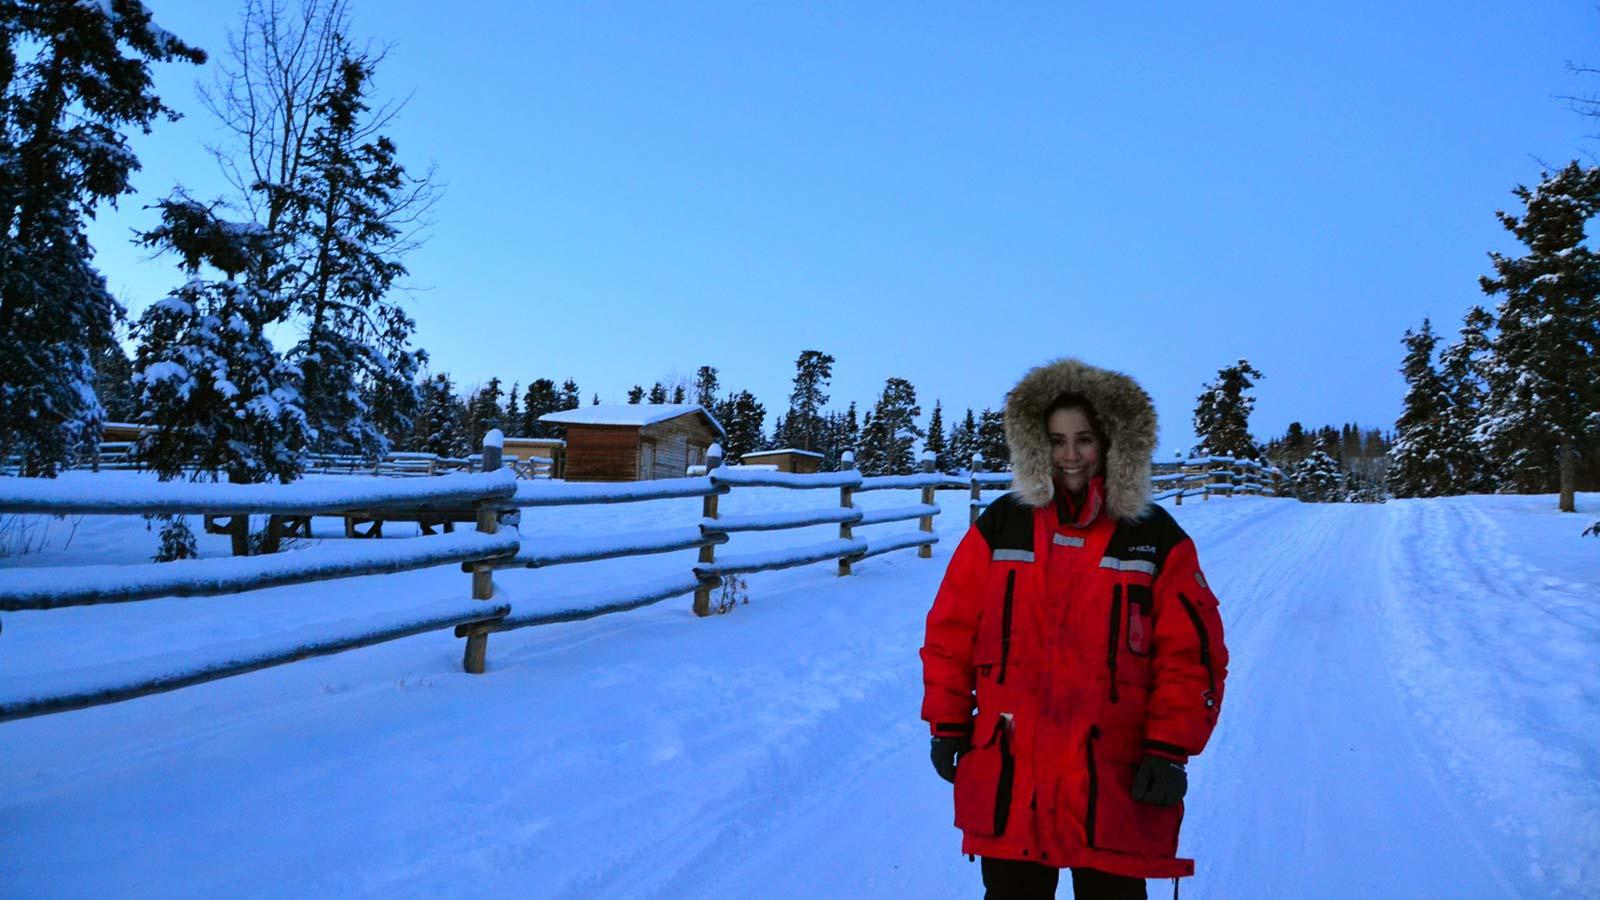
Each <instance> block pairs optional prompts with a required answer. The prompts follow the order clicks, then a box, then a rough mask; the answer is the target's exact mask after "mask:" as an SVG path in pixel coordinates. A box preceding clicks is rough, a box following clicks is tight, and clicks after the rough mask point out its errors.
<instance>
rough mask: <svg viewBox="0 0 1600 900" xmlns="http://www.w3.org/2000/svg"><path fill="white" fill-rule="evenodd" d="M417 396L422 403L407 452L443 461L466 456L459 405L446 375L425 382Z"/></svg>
mask: <svg viewBox="0 0 1600 900" xmlns="http://www.w3.org/2000/svg"><path fill="white" fill-rule="evenodd" d="M419 393H420V394H421V398H422V399H421V402H420V404H419V408H418V411H417V419H416V423H415V424H414V425H413V426H412V430H411V434H412V438H411V449H413V450H415V451H417V452H419V453H435V454H438V455H439V456H447V457H455V456H464V455H466V452H467V451H466V448H467V437H466V429H465V427H464V426H463V423H462V421H461V414H460V409H461V404H460V400H459V399H458V398H457V397H456V392H455V385H454V384H453V383H451V381H450V376H449V374H447V373H445V372H440V373H438V374H436V375H433V376H432V377H430V378H427V379H426V380H424V381H423V383H422V388H421V390H420V392H419Z"/></svg>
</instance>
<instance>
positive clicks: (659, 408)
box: [539, 403, 727, 436]
mask: <svg viewBox="0 0 1600 900" xmlns="http://www.w3.org/2000/svg"><path fill="white" fill-rule="evenodd" d="M693 413H699V414H700V415H702V416H705V417H706V421H708V422H710V423H711V427H712V428H714V429H716V431H717V434H719V435H722V436H727V432H726V431H724V430H722V423H721V422H718V421H717V419H716V417H715V416H713V415H712V414H711V413H709V412H707V411H706V409H705V408H704V407H702V406H700V405H699V404H695V403H602V404H599V405H596V406H580V407H578V408H577V409H564V410H561V411H560V412H553V413H545V414H544V415H542V416H540V417H539V421H541V422H552V423H555V424H557V425H632V426H635V427H643V426H645V425H654V424H656V423H657V422H665V421H667V420H668V419H676V418H677V417H679V416H687V415H691V414H693Z"/></svg>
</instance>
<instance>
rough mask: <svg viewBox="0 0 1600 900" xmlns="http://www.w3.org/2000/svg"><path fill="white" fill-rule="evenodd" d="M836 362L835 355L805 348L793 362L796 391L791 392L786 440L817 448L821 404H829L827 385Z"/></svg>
mask: <svg viewBox="0 0 1600 900" xmlns="http://www.w3.org/2000/svg"><path fill="white" fill-rule="evenodd" d="M833 362H834V360H833V357H832V356H830V355H828V354H826V353H823V352H822V351H821V350H802V351H800V356H799V357H798V358H797V359H795V361H794V390H793V391H791V392H790V393H789V419H788V422H789V424H788V433H787V434H786V435H785V440H787V441H788V442H789V445H790V446H792V447H795V448H796V449H799V450H815V449H817V447H816V445H817V442H818V440H819V432H820V429H821V424H820V423H821V415H822V407H824V406H826V405H827V404H828V399H829V398H828V385H829V383H830V382H831V381H832V380H833Z"/></svg>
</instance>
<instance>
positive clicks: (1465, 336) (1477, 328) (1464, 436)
mask: <svg viewBox="0 0 1600 900" xmlns="http://www.w3.org/2000/svg"><path fill="white" fill-rule="evenodd" d="M1493 327H1494V319H1493V317H1492V316H1490V315H1489V313H1488V312H1486V311H1485V310H1484V309H1483V307H1481V306H1474V307H1473V308H1472V309H1470V310H1468V312H1467V314H1466V318H1465V320H1464V321H1463V322H1462V325H1461V338H1460V339H1459V340H1458V341H1457V342H1456V343H1454V344H1451V345H1450V346H1448V347H1446V348H1444V350H1442V351H1441V352H1440V353H1439V377H1440V380H1441V381H1442V383H1443V387H1444V392H1445V396H1446V398H1447V399H1448V401H1449V409H1448V411H1447V412H1446V414H1445V419H1444V428H1443V433H1444V456H1445V460H1446V463H1447V465H1448V466H1449V468H1450V491H1449V492H1450V493H1452V494H1476V493H1483V492H1486V491H1490V490H1493V489H1494V479H1493V477H1492V474H1491V472H1490V466H1489V459H1488V457H1487V456H1485V455H1484V452H1483V446H1482V445H1481V444H1480V443H1479V442H1478V436H1477V431H1478V420H1479V418H1480V417H1481V416H1482V415H1483V392H1484V388H1483V385H1484V379H1483V372H1484V367H1485V365H1486V364H1487V362H1488V357H1489V353H1490V346H1489V330H1490V329H1491V328H1493ZM1380 440H1381V438H1380ZM1369 443H1370V436H1369Z"/></svg>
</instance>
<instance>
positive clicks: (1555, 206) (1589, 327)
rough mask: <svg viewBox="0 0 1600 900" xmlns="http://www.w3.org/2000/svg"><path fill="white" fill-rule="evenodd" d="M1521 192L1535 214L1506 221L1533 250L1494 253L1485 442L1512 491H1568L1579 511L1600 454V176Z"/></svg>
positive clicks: (1553, 177) (1547, 180)
mask: <svg viewBox="0 0 1600 900" xmlns="http://www.w3.org/2000/svg"><path fill="white" fill-rule="evenodd" d="M1512 193H1514V194H1515V195H1516V196H1517V198H1518V199H1520V200H1521V201H1522V203H1523V205H1524V207H1525V212H1524V213H1523V214H1522V215H1521V216H1514V215H1511V214H1509V213H1506V212H1503V211H1502V212H1497V213H1496V215H1497V216H1498V218H1499V219H1500V222H1501V224H1502V225H1504V226H1505V228H1506V230H1508V231H1510V232H1511V233H1512V234H1514V235H1516V237H1517V239H1518V240H1519V241H1521V242H1522V243H1523V244H1524V246H1526V247H1527V251H1528V252H1527V253H1526V254H1524V255H1523V256H1519V257H1508V256H1503V255H1501V254H1499V253H1491V254H1489V257H1490V260H1491V261H1492V263H1493V265H1494V270H1495V274H1494V276H1493V277H1488V276H1485V277H1482V278H1480V279H1479V283H1480V284H1481V285H1482V287H1483V291H1484V293H1486V294H1488V295H1490V296H1499V297H1501V298H1502V299H1501V300H1500V304H1499V307H1498V309H1497V310H1496V316H1495V318H1496V319H1497V320H1498V322H1499V331H1498V333H1497V334H1496V335H1495V338H1494V342H1493V350H1494V353H1493V358H1492V360H1491V361H1490V363H1489V365H1488V368H1487V372H1486V374H1487V376H1488V377H1487V380H1488V393H1487V396H1486V397H1485V398H1484V402H1483V415H1482V421H1481V424H1480V426H1479V435H1480V436H1481V437H1482V438H1483V439H1484V442H1485V448H1486V450H1487V452H1488V455H1489V458H1490V459H1491V460H1493V461H1494V462H1495V463H1496V464H1497V465H1498V466H1499V471H1500V479H1499V480H1500V484H1501V488H1502V489H1511V490H1516V491H1520V492H1524V493H1527V492H1537V491H1548V490H1551V489H1552V488H1556V487H1559V489H1560V492H1561V494H1560V499H1559V501H1558V504H1559V506H1560V509H1561V510H1562V511H1564V512H1571V511H1573V509H1574V494H1573V492H1574V490H1575V470H1576V465H1577V460H1576V457H1577V456H1578V455H1579V454H1580V453H1593V452H1595V447H1596V445H1597V435H1600V415H1597V414H1596V412H1595V411H1596V410H1597V409H1600V256H1597V255H1596V254H1595V253H1594V252H1593V251H1591V250H1590V249H1589V248H1588V247H1587V246H1585V245H1584V241H1585V227H1586V226H1587V224H1588V222H1589V220H1590V219H1591V218H1593V217H1594V216H1595V214H1596V212H1597V211H1600V168H1590V167H1585V166H1582V165H1580V164H1578V163H1577V162H1573V163H1571V164H1570V165H1568V166H1567V167H1566V168H1564V169H1562V170H1561V171H1559V172H1556V173H1553V174H1552V173H1548V172H1546V173H1544V175H1543V178H1542V179H1541V181H1540V182H1539V184H1538V185H1537V186H1536V187H1534V188H1533V189H1531V190H1530V189H1528V188H1527V187H1524V186H1520V185H1519V186H1518V187H1517V189H1516V190H1515V191H1513V192H1512Z"/></svg>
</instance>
